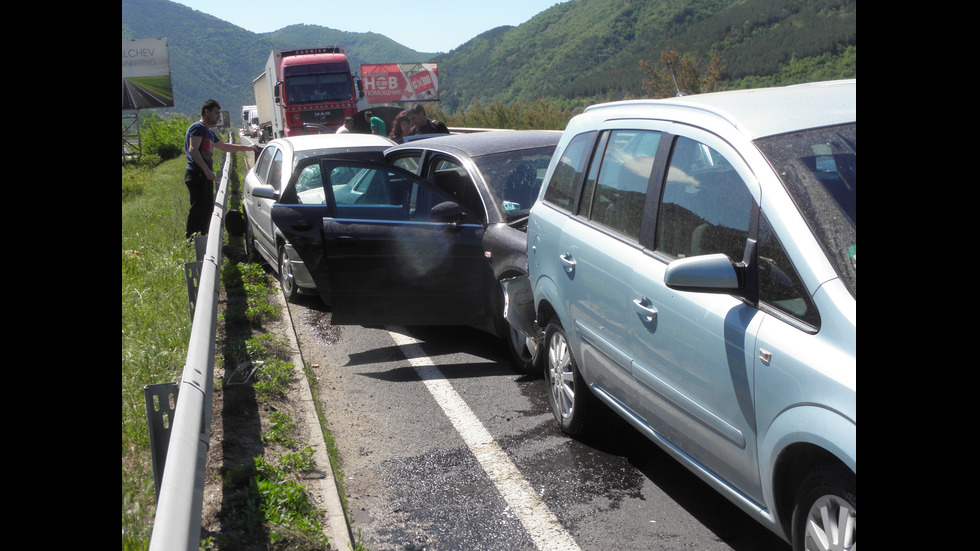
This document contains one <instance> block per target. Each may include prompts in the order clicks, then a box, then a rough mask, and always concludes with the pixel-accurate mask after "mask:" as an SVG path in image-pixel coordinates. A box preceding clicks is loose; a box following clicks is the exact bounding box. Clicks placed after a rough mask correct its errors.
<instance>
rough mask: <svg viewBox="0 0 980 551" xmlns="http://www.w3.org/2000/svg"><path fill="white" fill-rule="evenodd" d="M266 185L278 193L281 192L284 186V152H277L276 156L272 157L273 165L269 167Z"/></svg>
mask: <svg viewBox="0 0 980 551" xmlns="http://www.w3.org/2000/svg"><path fill="white" fill-rule="evenodd" d="M266 184H268V185H270V186H272V187H273V189H275V190H276V191H279V187H280V186H281V185H282V150H279V151H276V153H275V155H273V156H272V164H271V165H270V166H269V177H268V179H266Z"/></svg>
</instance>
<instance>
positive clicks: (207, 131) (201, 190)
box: [184, 99, 259, 239]
mask: <svg viewBox="0 0 980 551" xmlns="http://www.w3.org/2000/svg"><path fill="white" fill-rule="evenodd" d="M220 120H221V106H220V105H218V102H217V101H215V100H213V99H209V100H207V101H206V102H204V105H202V106H201V119H200V120H199V121H197V122H195V123H194V124H192V125H190V127H188V128H187V133H186V134H185V135H184V152H185V153H186V155H187V171H186V172H185V173H184V183H185V184H186V185H187V192H188V193H190V198H191V209H190V211H189V212H188V213H187V228H186V233H185V237H187V238H188V239H190V238H191V237H192V236H193V235H194V234H195V233H199V234H201V235H207V234H208V226H210V225H211V213H212V212H214V168H213V166H214V165H213V163H212V154H213V153H214V149H218V150H219V151H224V152H226V153H242V152H245V151H258V150H259V146H257V145H236V144H227V143H225V142H223V141H221V138H219V137H218V134H217V133H215V131H214V130H211V127H212V126H215V125H216V124H218V121H220Z"/></svg>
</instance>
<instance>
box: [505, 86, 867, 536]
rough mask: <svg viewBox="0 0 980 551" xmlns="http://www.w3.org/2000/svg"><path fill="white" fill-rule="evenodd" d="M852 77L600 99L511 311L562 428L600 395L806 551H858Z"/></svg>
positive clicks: (553, 192)
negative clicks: (534, 345) (533, 346)
mask: <svg viewBox="0 0 980 551" xmlns="http://www.w3.org/2000/svg"><path fill="white" fill-rule="evenodd" d="M855 152H856V81H854V80H851V81H834V82H825V83H813V84H808V85H800V86H790V87H783V88H768V89H756V90H741V91H732V92H720V93H711V94H701V95H692V96H684V97H677V98H671V99H663V100H636V101H624V102H614V103H608V104H603V105H597V106H593V107H590V108H589V109H587V110H586V111H585V112H584V113H583V114H581V115H579V116H577V117H575V118H574V119H573V120H572V121H571V122H570V123H569V124H568V127H567V128H566V129H565V133H564V135H563V137H562V139H561V141H560V143H559V144H558V148H557V150H556V153H555V156H554V157H553V158H552V161H551V164H550V166H549V168H548V172H547V174H546V175H545V183H544V185H543V187H542V191H541V194H540V196H539V197H538V200H537V202H536V203H535V205H534V207H533V208H532V210H531V214H530V219H529V224H528V235H527V238H528V242H527V246H528V268H529V277H528V278H527V279H526V280H520V281H514V282H509V283H508V285H507V288H506V292H507V296H508V312H507V319H508V321H510V323H511V324H512V325H513V326H514V327H515V328H516V329H518V330H519V331H520V332H522V333H523V334H525V335H526V336H527V337H528V338H529V339H533V340H536V341H537V342H539V343H540V350H541V351H542V353H540V354H538V356H539V357H540V358H541V360H540V361H541V362H542V364H543V365H542V368H543V370H544V373H545V376H546V378H547V380H548V382H549V385H550V393H549V394H550V396H549V400H550V403H551V407H552V410H553V411H554V414H555V417H556V419H557V420H558V422H559V424H560V425H561V428H562V430H564V431H565V432H566V433H569V434H572V435H575V434H579V433H581V432H582V431H584V430H588V429H589V428H590V426H589V425H590V422H592V421H593V420H594V419H596V418H597V417H595V416H593V415H592V412H591V410H592V407H593V406H595V405H596V403H595V400H596V399H598V400H601V401H602V402H604V403H605V404H606V405H608V406H609V407H611V408H612V409H613V410H615V411H616V412H618V413H619V414H620V415H621V416H623V417H624V418H625V419H627V420H628V421H629V422H630V423H631V424H632V425H633V426H635V427H636V428H637V429H638V430H639V431H640V432H641V433H643V434H644V435H646V436H647V437H648V438H650V439H651V440H653V441H654V442H656V443H657V444H659V445H660V446H661V447H662V448H663V449H664V450H666V451H667V452H668V453H669V454H671V455H672V456H673V457H675V458H676V459H678V460H679V461H681V462H682V463H683V464H684V465H686V466H687V467H688V468H690V469H691V470H692V471H693V472H695V473H696V474H697V475H698V476H700V477H701V478H702V479H703V480H705V481H706V482H707V483H708V484H710V485H712V486H713V487H714V488H716V489H717V490H719V491H720V492H721V493H722V494H724V495H725V496H727V497H728V498H729V499H730V500H731V501H733V502H734V503H735V504H737V505H738V506H739V507H740V508H741V509H743V510H744V511H746V512H747V513H748V514H749V515H751V516H752V517H754V518H756V519H757V520H758V521H759V522H761V523H763V524H764V525H766V526H767V527H769V528H770V529H771V530H772V531H774V532H775V533H777V534H779V535H780V536H782V537H783V538H785V539H786V540H787V541H790V542H792V544H793V546H794V549H852V548H853V547H854V546H855V544H856V535H857V530H856V516H857V512H856V511H857V509H856V504H857V500H856V479H857V477H856V475H857V438H856V435H857V407H856V404H857V377H856V370H857V367H856V362H855V346H856V307H855V297H856V266H857V249H856V243H855V235H856V234H855V227H856V226H855V220H856V215H855V189H856V187H855V186H856V156H855Z"/></svg>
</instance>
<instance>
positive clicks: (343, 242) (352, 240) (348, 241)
mask: <svg viewBox="0 0 980 551" xmlns="http://www.w3.org/2000/svg"><path fill="white" fill-rule="evenodd" d="M357 241H358V238H357V237H356V236H353V235H340V236H337V237H334V238H333V242H334V243H336V244H337V246H338V247H354V246H356V245H357Z"/></svg>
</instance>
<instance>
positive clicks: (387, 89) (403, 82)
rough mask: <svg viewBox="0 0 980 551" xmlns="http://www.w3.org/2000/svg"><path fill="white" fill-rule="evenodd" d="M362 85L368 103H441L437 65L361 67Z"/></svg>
mask: <svg viewBox="0 0 980 551" xmlns="http://www.w3.org/2000/svg"><path fill="white" fill-rule="evenodd" d="M361 83H362V84H363V86H364V95H365V96H366V97H367V99H368V103H372V104H373V103H392V102H398V101H439V68H438V64H436V63H386V64H379V65H361Z"/></svg>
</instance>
